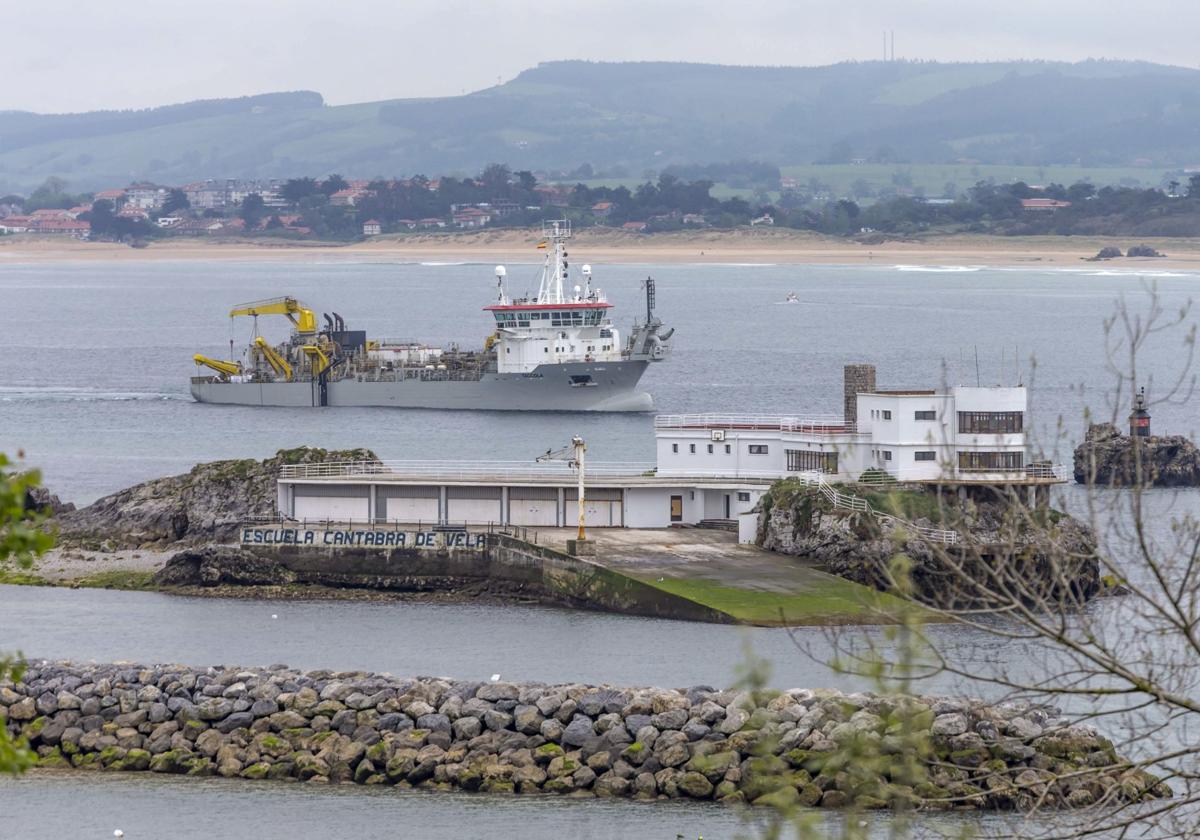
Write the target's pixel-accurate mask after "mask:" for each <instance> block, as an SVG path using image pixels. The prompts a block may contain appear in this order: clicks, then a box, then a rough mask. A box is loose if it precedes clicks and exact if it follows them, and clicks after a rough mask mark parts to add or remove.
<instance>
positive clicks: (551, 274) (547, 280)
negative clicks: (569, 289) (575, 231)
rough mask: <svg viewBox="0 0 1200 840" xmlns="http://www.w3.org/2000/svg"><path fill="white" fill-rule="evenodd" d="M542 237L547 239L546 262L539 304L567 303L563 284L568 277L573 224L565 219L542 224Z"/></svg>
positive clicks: (539, 291) (543, 266)
mask: <svg viewBox="0 0 1200 840" xmlns="http://www.w3.org/2000/svg"><path fill="white" fill-rule="evenodd" d="M542 236H544V237H545V239H546V244H547V245H548V248H547V250H546V261H545V263H544V264H543V265H542V281H541V285H540V286H539V287H538V296H537V302H538V303H543V304H545V303H549V304H560V303H566V302H567V299H566V298H565V297H563V282H564V281H566V280H567V279H568V275H567V267H568V263H567V240H568V239H570V237H571V223H570V222H569V221H567V220H565V219H557V220H555V221H553V222H542Z"/></svg>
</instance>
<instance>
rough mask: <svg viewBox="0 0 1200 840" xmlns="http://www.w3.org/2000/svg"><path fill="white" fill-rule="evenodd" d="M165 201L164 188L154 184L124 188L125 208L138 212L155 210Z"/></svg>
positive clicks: (165, 193)
mask: <svg viewBox="0 0 1200 840" xmlns="http://www.w3.org/2000/svg"><path fill="white" fill-rule="evenodd" d="M166 200H167V189H166V187H160V186H157V185H155V184H133V185H132V186H129V187H126V188H125V206H126V207H136V208H137V209H138V210H157V209H158V208H159V207H162V205H163V202H164V201H166Z"/></svg>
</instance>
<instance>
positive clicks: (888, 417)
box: [880, 409, 892, 420]
mask: <svg viewBox="0 0 1200 840" xmlns="http://www.w3.org/2000/svg"><path fill="white" fill-rule="evenodd" d="M880 413H881V414H883V419H884V420H891V419H892V412H890V411H888V410H887V409H884V410H883V411H882V412H880Z"/></svg>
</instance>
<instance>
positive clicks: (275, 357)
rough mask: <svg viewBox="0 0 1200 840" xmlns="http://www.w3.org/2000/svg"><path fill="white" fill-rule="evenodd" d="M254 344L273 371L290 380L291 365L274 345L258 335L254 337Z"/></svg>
mask: <svg viewBox="0 0 1200 840" xmlns="http://www.w3.org/2000/svg"><path fill="white" fill-rule="evenodd" d="M254 346H255V347H257V348H258V350H259V352H260V353H262V354H263V357H264V358H265V359H266V360H267V363H268V364H270V365H271V367H273V368H274V369H275V373H277V374H279V375H280V376H282V377H283V378H284V379H286V380H287V381H288V382H291V381H292V366H291V365H289V364H288V361H287V359H285V358H283V356H281V355H279V353H278V352H277V351H276V350H275V348H274V347H272V346H271V345H270V344H268V343H267V340H266V339H265V338H263V337H262V336H261V335H260V336H259V337H258V338H256V339H254Z"/></svg>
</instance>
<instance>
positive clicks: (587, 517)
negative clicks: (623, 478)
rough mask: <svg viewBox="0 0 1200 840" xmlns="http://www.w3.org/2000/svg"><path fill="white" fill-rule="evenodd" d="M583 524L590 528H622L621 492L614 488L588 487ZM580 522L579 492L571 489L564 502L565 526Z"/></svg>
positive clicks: (585, 496) (585, 495) (584, 494)
mask: <svg viewBox="0 0 1200 840" xmlns="http://www.w3.org/2000/svg"><path fill="white" fill-rule="evenodd" d="M583 507H584V511H583V522H584V524H585V525H587V526H588V527H589V528H619V527H621V490H620V488H613V487H588V488H586V489H585V490H584V491H583ZM578 521H579V491H578V490H576V489H575V488H574V487H570V488H568V489H567V491H566V497H565V500H564V501H563V524H565V525H574V524H575V523H576V522H578Z"/></svg>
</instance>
